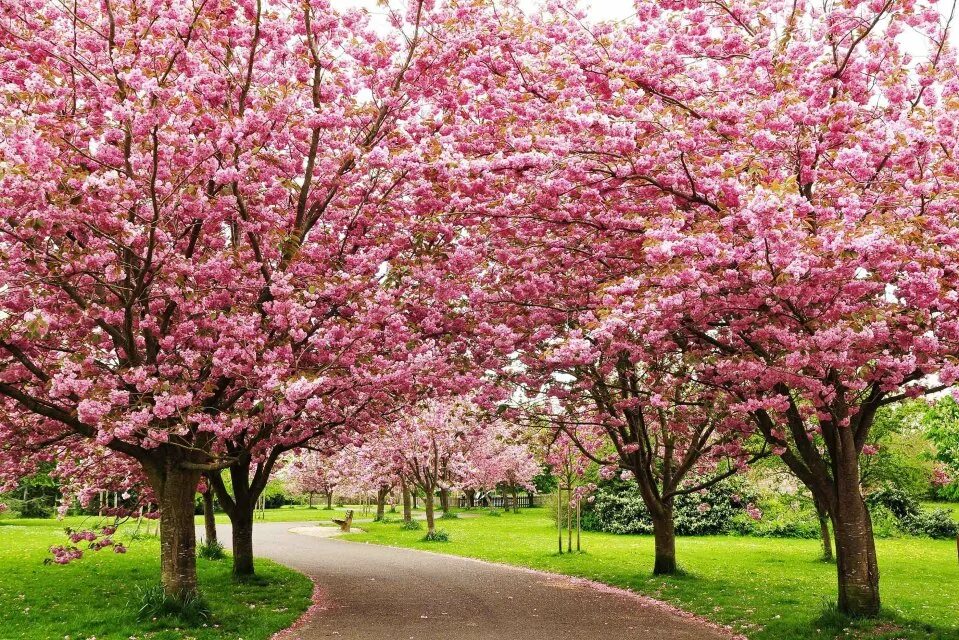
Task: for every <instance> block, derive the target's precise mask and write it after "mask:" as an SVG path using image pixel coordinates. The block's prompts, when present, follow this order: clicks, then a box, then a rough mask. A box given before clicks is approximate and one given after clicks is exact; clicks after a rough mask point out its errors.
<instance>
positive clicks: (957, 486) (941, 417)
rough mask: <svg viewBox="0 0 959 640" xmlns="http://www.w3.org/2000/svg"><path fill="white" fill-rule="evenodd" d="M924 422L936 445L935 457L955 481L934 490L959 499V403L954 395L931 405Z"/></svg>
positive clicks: (940, 496)
mask: <svg viewBox="0 0 959 640" xmlns="http://www.w3.org/2000/svg"><path fill="white" fill-rule="evenodd" d="M922 423H923V425H924V426H925V428H926V433H927V434H928V436H929V439H930V440H931V441H932V443H933V445H934V446H935V449H936V452H935V459H936V460H937V461H938V462H940V463H942V464H943V465H944V466H945V467H946V469H947V470H948V471H949V473H950V475H952V477H953V482H951V483H949V484H947V485H944V486H942V487H936V488H935V489H934V491H933V492H934V494H935V495H936V496H937V497H939V498H942V499H945V500H959V403H957V402H956V400H955V398H953V397H952V396H946V397H944V398H940V399H939V400H937V401H936V402H935V403H934V404H932V405H930V406H929V408H928V410H927V411H926V413H925V415H924V416H923V420H922Z"/></svg>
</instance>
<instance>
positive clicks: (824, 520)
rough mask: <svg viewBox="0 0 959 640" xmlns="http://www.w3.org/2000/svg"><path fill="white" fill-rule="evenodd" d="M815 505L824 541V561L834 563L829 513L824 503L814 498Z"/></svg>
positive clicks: (820, 532) (821, 536)
mask: <svg viewBox="0 0 959 640" xmlns="http://www.w3.org/2000/svg"><path fill="white" fill-rule="evenodd" d="M813 504H814V505H815V507H816V516H817V517H818V518H819V536H820V539H821V540H822V559H823V560H825V561H826V562H832V559H833V556H832V535H831V534H830V533H829V511H828V510H827V509H826V507H825V506H823V503H822V501H820V500H818V499H816V498H815V496H814V497H813Z"/></svg>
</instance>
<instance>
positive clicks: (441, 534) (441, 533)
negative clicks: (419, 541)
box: [423, 529, 450, 542]
mask: <svg viewBox="0 0 959 640" xmlns="http://www.w3.org/2000/svg"><path fill="white" fill-rule="evenodd" d="M449 541H450V534H449V533H447V531H446V529H436V530H435V531H430V532H428V533H427V534H426V535H425V536H423V542H449Z"/></svg>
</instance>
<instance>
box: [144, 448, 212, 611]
mask: <svg viewBox="0 0 959 640" xmlns="http://www.w3.org/2000/svg"><path fill="white" fill-rule="evenodd" d="M144 470H145V471H146V473H147V476H148V477H149V479H150V485H151V486H152V488H153V492H154V494H155V495H156V497H157V503H158V504H159V507H160V583H161V584H162V585H163V592H164V593H165V594H166V595H167V596H168V597H171V598H174V599H178V600H182V599H184V598H186V597H188V596H192V595H194V594H196V592H197V581H196V530H195V525H194V522H193V513H194V509H195V506H194V496H195V495H196V486H197V484H198V483H199V481H200V473H199V472H198V471H193V470H188V469H183V468H181V467H180V466H179V460H176V459H170V458H167V459H161V460H160V461H158V462H157V463H155V464H144Z"/></svg>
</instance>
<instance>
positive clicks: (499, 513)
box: [486, 507, 503, 518]
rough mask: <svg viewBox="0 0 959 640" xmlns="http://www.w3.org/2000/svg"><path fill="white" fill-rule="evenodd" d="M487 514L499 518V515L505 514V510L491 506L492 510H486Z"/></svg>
mask: <svg viewBox="0 0 959 640" xmlns="http://www.w3.org/2000/svg"><path fill="white" fill-rule="evenodd" d="M486 514H487V515H490V516H493V517H494V518H498V517H500V516H501V515H503V512H502V511H500V510H499V509H494V508H492V507H491V508H490V510H489V511H487V512H486Z"/></svg>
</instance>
